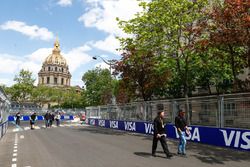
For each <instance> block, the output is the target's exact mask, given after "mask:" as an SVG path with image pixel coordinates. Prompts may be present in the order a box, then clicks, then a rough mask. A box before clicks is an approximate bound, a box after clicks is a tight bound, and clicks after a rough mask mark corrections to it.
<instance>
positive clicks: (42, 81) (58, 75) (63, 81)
mask: <svg viewBox="0 0 250 167" xmlns="http://www.w3.org/2000/svg"><path fill="white" fill-rule="evenodd" d="M60 52H61V50H60V44H59V41H58V39H56V41H55V43H54V49H53V50H52V53H51V54H50V55H49V56H48V57H47V58H46V59H45V61H44V62H43V65H42V69H41V70H40V71H39V73H38V85H45V86H52V87H69V86H70V80H71V74H70V72H69V67H68V65H67V62H66V59H65V58H64V57H63V56H62V55H61V53H60Z"/></svg>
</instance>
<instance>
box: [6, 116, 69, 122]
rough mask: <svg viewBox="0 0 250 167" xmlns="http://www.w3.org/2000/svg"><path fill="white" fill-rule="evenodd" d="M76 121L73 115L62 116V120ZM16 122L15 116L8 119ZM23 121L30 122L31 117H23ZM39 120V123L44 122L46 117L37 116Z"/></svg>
mask: <svg viewBox="0 0 250 167" xmlns="http://www.w3.org/2000/svg"><path fill="white" fill-rule="evenodd" d="M73 119H74V116H73V115H65V116H64V115H62V116H61V120H73ZM15 120H16V117H15V116H13V115H10V116H9V117H8V121H10V122H11V121H15ZM20 120H21V121H29V120H30V116H28V115H23V116H21V119H20ZM37 120H38V121H42V120H44V117H43V116H41V115H38V116H37Z"/></svg>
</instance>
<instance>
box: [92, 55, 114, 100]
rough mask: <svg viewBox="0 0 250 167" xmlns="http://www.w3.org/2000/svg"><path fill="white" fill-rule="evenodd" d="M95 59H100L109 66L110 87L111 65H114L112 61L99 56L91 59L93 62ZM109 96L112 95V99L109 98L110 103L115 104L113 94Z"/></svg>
mask: <svg viewBox="0 0 250 167" xmlns="http://www.w3.org/2000/svg"><path fill="white" fill-rule="evenodd" d="M97 58H100V59H102V61H103V62H104V63H105V64H107V65H109V72H110V76H111V79H110V85H111V86H112V65H115V63H114V60H105V59H104V58H102V57H101V56H93V57H92V59H94V60H97ZM111 95H112V98H111V101H112V104H116V99H115V96H114V95H113V92H112V91H111Z"/></svg>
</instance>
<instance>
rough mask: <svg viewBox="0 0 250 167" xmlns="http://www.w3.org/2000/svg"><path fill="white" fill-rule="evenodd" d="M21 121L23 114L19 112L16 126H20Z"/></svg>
mask: <svg viewBox="0 0 250 167" xmlns="http://www.w3.org/2000/svg"><path fill="white" fill-rule="evenodd" d="M20 120H21V114H20V112H18V113H17V114H16V125H18V126H20Z"/></svg>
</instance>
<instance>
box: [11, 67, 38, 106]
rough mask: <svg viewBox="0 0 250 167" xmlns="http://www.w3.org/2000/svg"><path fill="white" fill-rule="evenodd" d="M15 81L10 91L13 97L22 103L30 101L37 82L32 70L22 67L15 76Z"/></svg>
mask: <svg viewBox="0 0 250 167" xmlns="http://www.w3.org/2000/svg"><path fill="white" fill-rule="evenodd" d="M14 81H15V82H16V83H15V84H14V85H13V86H12V87H11V88H10V91H9V93H10V94H11V99H12V100H13V101H17V102H20V103H22V102H25V101H30V97H31V93H32V90H33V88H34V82H35V79H34V78H32V72H30V71H27V70H24V69H22V70H21V71H20V72H19V74H18V75H16V76H15V78H14Z"/></svg>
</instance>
